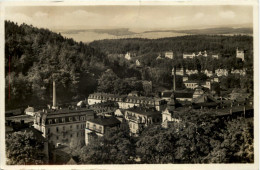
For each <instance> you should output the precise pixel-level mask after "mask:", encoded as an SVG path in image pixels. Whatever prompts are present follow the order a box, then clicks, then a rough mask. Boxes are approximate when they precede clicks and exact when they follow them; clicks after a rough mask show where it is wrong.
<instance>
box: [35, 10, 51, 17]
mask: <svg viewBox="0 0 260 170" xmlns="http://www.w3.org/2000/svg"><path fill="white" fill-rule="evenodd" d="M34 16H35V17H39V18H40V17H47V16H48V14H47V13H44V12H41V11H39V12H36V13H35V14H34Z"/></svg>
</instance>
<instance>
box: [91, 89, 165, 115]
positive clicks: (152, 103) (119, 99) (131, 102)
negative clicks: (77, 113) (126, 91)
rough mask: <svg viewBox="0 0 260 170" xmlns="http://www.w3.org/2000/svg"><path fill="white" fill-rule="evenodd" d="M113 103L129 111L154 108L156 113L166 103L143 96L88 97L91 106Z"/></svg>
mask: <svg viewBox="0 0 260 170" xmlns="http://www.w3.org/2000/svg"><path fill="white" fill-rule="evenodd" d="M106 101H114V102H116V103H118V106H119V108H120V109H129V108H132V107H134V106H136V107H140V106H147V107H154V108H156V110H157V111H161V110H162V108H163V107H164V105H165V103H166V101H165V100H163V99H161V98H155V97H154V98H149V97H143V96H139V97H138V96H126V95H122V96H120V95H114V94H107V93H93V94H90V95H89V97H88V104H89V105H93V104H96V103H101V102H106Z"/></svg>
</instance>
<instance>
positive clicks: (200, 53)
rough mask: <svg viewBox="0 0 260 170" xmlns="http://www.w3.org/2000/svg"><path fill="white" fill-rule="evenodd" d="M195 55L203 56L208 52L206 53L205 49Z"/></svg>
mask: <svg viewBox="0 0 260 170" xmlns="http://www.w3.org/2000/svg"><path fill="white" fill-rule="evenodd" d="M196 56H203V57H207V56H208V54H207V51H206V50H205V51H204V52H201V51H200V52H199V53H198V54H197V55H196Z"/></svg>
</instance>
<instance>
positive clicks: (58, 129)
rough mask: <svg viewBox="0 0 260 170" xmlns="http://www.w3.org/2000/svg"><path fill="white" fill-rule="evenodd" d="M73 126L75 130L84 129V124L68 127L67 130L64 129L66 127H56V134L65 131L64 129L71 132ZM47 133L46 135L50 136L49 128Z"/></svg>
mask: <svg viewBox="0 0 260 170" xmlns="http://www.w3.org/2000/svg"><path fill="white" fill-rule="evenodd" d="M73 126H75V127H76V129H85V124H80V125H79V124H77V125H70V126H69V128H66V127H67V126H62V128H61V127H56V132H60V131H65V130H66V129H68V130H72V129H73ZM47 132H48V133H47V134H50V133H51V128H48V131H47Z"/></svg>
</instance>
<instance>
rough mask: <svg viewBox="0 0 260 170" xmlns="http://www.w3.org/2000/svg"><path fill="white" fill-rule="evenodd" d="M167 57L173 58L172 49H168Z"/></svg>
mask: <svg viewBox="0 0 260 170" xmlns="http://www.w3.org/2000/svg"><path fill="white" fill-rule="evenodd" d="M165 58H169V59H173V52H172V51H166V52H165Z"/></svg>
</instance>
